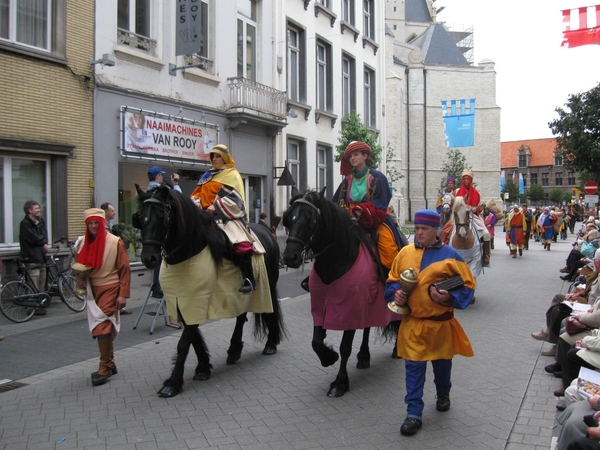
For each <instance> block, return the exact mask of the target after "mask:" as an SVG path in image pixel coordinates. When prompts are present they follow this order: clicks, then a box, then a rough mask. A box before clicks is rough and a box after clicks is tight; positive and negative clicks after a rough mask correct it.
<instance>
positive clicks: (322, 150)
mask: <svg viewBox="0 0 600 450" xmlns="http://www.w3.org/2000/svg"><path fill="white" fill-rule="evenodd" d="M326 186H327V148H326V147H324V146H322V145H318V146H317V189H318V190H321V189H323V188H324V187H326Z"/></svg>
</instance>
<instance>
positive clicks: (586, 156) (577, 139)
mask: <svg viewBox="0 0 600 450" xmlns="http://www.w3.org/2000/svg"><path fill="white" fill-rule="evenodd" d="M565 107H566V108H565V109H563V108H556V109H555V111H556V113H557V114H558V119H554V120H553V121H551V122H549V123H548V126H549V127H550V129H551V130H552V133H553V134H554V135H555V136H556V143H557V150H558V153H559V154H560V155H561V156H562V157H563V164H564V165H565V166H566V167H567V168H568V169H571V170H574V171H576V172H583V171H587V172H589V173H590V175H592V176H593V178H594V180H595V181H600V84H598V85H597V86H596V87H594V88H592V89H590V90H589V91H586V92H580V93H578V94H572V95H569V97H568V100H567V103H566V104H565Z"/></svg>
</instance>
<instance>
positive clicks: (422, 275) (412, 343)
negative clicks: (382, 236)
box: [385, 209, 475, 435]
mask: <svg viewBox="0 0 600 450" xmlns="http://www.w3.org/2000/svg"><path fill="white" fill-rule="evenodd" d="M440 219H441V218H440V215H439V214H437V213H436V212H435V211H430V210H426V209H422V210H420V211H417V212H416V214H415V221H414V223H415V243H414V244H409V245H406V246H404V247H403V248H402V249H401V250H400V252H399V253H398V256H396V258H395V259H394V262H393V264H392V268H391V270H390V275H389V278H388V280H387V285H386V292H385V299H386V301H388V302H389V301H394V302H396V304H397V305H399V306H402V305H405V304H407V305H408V306H409V307H410V310H411V312H410V314H405V315H403V316H402V321H401V322H400V329H399V330H398V340H397V351H398V356H399V357H401V358H403V359H404V361H405V367H406V396H405V397H404V402H405V403H406V404H407V406H408V408H407V409H408V411H407V412H408V413H407V416H406V420H405V421H404V423H403V424H402V427H401V428H400V432H401V433H402V434H406V435H413V434H415V433H416V432H417V431H418V430H419V428H421V425H422V422H421V417H422V414H423V407H424V404H423V387H424V385H425V373H426V371H427V361H431V364H432V366H433V373H434V377H435V378H434V383H435V386H436V390H437V401H436V405H435V407H436V409H437V410H438V411H448V410H449V409H450V388H451V387H452V381H451V372H452V358H453V357H454V356H455V355H463V356H473V349H472V348H471V343H470V342H469V338H468V337H467V335H466V333H465V332H464V330H463V329H462V327H461V326H460V323H459V322H458V320H456V319H455V318H454V308H459V309H464V308H466V307H467V306H468V305H469V304H470V303H471V300H472V299H473V293H474V290H475V280H474V279H473V275H472V274H471V269H470V268H469V265H468V264H467V263H466V262H465V261H464V260H463V259H462V257H461V256H460V255H459V254H458V252H457V251H456V250H454V249H453V248H452V247H450V246H448V245H445V244H443V243H442V241H441V240H440V238H439V237H438V236H437V230H438V227H439V226H440ZM410 268H412V269H415V270H417V271H418V277H417V284H416V286H415V288H414V289H413V291H412V292H411V293H410V295H408V294H407V293H405V292H404V291H402V290H401V289H400V284H399V280H400V276H401V274H402V273H403V272H404V271H405V270H408V269H410ZM455 275H459V276H460V277H461V278H462V279H463V281H464V285H463V286H461V287H459V288H456V289H452V290H451V291H447V290H443V289H442V290H439V291H438V290H437V289H436V288H435V287H434V286H432V284H433V283H436V282H438V281H443V280H445V279H447V278H449V277H452V276H455Z"/></svg>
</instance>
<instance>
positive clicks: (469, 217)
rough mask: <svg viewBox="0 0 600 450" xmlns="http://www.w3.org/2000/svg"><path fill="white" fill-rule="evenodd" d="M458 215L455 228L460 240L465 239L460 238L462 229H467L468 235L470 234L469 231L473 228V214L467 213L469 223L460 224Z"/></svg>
mask: <svg viewBox="0 0 600 450" xmlns="http://www.w3.org/2000/svg"><path fill="white" fill-rule="evenodd" d="M457 218H458V215H457V214H456V213H454V226H455V227H456V236H458V238H459V239H465V238H463V237H461V236H460V233H459V232H458V231H459V230H460V229H461V228H465V229H466V233H465V234H466V235H468V234H469V230H470V228H471V212H470V211H467V221H466V222H465V223H459V222H458V220H457Z"/></svg>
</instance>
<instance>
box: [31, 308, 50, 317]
mask: <svg viewBox="0 0 600 450" xmlns="http://www.w3.org/2000/svg"><path fill="white" fill-rule="evenodd" d="M46 314H47V312H46V310H45V309H44V308H38V309H36V310H35V312H34V313H33V315H34V316H45V315H46Z"/></svg>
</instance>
